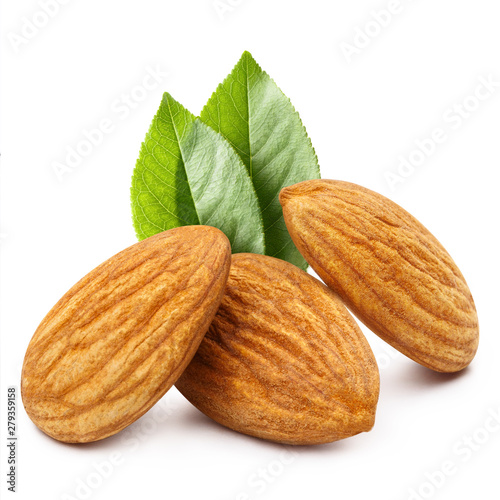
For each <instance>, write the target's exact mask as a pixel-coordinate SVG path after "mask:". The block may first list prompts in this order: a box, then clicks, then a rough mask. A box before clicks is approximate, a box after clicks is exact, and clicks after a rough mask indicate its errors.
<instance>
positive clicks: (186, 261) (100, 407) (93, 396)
mask: <svg viewBox="0 0 500 500" xmlns="http://www.w3.org/2000/svg"><path fill="white" fill-rule="evenodd" d="M230 262H231V250H230V244H229V241H228V239H227V238H226V236H225V235H224V234H223V233H222V232H221V231H219V230H218V229H215V228H212V227H207V226H186V227H179V228H176V229H171V230H169V231H165V232H163V233H160V234H157V235H155V236H152V237H150V238H147V239H145V240H143V241H141V242H139V243H136V244H135V245H132V246H131V247H129V248H127V249H126V250H123V251H122V252H120V253H118V254H117V255H115V256H114V257H111V258H110V259H109V260H107V261H106V262H104V263H103V264H101V265H100V266H98V267H97V268H95V269H94V270H93V271H91V272H90V273H89V274H87V276H85V277H84V278H83V279H82V280H80V281H79V282H78V283H77V284H76V285H75V286H73V288H71V290H69V291H68V292H67V293H66V294H65V295H64V296H63V297H62V298H61V300H60V301H59V302H58V303H57V304H56V305H55V306H54V307H53V309H52V310H51V311H50V312H49V313H48V314H47V316H46V317H45V319H44V320H43V321H42V323H41V324H40V326H39V327H38V329H37V330H36V332H35V334H34V336H33V338H32V339H31V342H30V344H29V346H28V350H27V352H26V356H25V359H24V365H23V371H22V383H21V393H22V399H23V403H24V406H25V408H26V411H27V413H28V415H29V417H30V418H31V420H32V421H33V422H34V423H35V425H36V426H37V427H39V428H40V429H41V430H42V431H43V432H45V433H46V434H48V435H49V436H51V437H53V438H55V439H58V440H59V441H64V442H68V443H86V442H89V441H96V440H99V439H103V438H106V437H108V436H111V435H113V434H115V433H117V432H118V431H120V430H121V429H123V428H124V427H126V426H127V425H129V424H131V423H132V422H134V421H135V420H136V419H138V418H139V417H140V416H141V415H143V414H144V413H145V412H146V411H148V410H149V409H150V408H151V407H152V406H153V405H154V404H155V403H156V402H157V401H158V400H159V399H160V398H161V397H162V396H163V395H164V394H165V393H166V392H167V390H168V389H169V388H170V387H171V386H172V385H173V384H174V382H175V381H176V380H177V378H178V377H179V376H180V374H181V373H182V371H183V370H184V368H185V367H186V366H187V364H188V363H189V362H190V361H191V358H192V357H193V355H194V354H195V352H196V349H197V348H198V346H199V344H200V342H201V340H202V338H203V335H204V334H205V332H206V331H207V329H208V327H209V325H210V323H211V321H212V319H213V317H214V315H215V313H216V311H217V308H218V306H219V303H220V301H221V299H222V296H223V293H224V288H225V284H226V281H227V276H228V273H229V268H230Z"/></svg>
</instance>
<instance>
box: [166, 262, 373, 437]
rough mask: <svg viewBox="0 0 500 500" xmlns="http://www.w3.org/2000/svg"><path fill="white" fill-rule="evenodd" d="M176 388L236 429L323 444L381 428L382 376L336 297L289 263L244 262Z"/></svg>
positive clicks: (231, 278) (235, 264)
mask: <svg viewBox="0 0 500 500" xmlns="http://www.w3.org/2000/svg"><path fill="white" fill-rule="evenodd" d="M176 387H177V388H178V389H179V390H180V391H181V393H182V394H183V395H184V396H185V397H186V398H187V399H188V400H189V401H190V402H191V403H193V404H194V406H196V407H197V408H198V409H199V410H201V411H202V412H203V413H205V414H206V415H207V416H209V417H210V418H212V419H214V420H215V421H217V422H219V423H221V424H222V425H225V426H227V427H229V428H231V429H234V430H236V431H239V432H242V433H245V434H249V435H251V436H257V437H260V438H264V439H268V440H272V441H277V442H280V443H288V444H316V443H327V442H331V441H336V440H338V439H342V438H346V437H348V436H353V435H355V434H358V433H360V432H363V431H369V430H370V429H371V428H372V426H373V423H374V419H375V410H376V405H377V401H378V394H379V375H378V369H377V365H376V363H375V359H374V356H373V353H372V351H371V349H370V346H369V345H368V342H367V341H366V339H365V338H364V336H363V334H362V333H361V331H360V329H359V327H358V326H357V324H356V322H355V321H354V319H353V318H352V316H351V315H350V314H349V312H348V311H347V309H346V308H345V306H344V305H343V304H342V303H341V301H340V300H339V298H338V297H337V295H336V294H334V293H333V292H332V291H331V290H329V289H328V288H327V287H326V286H325V285H323V284H322V283H320V282H319V281H318V280H317V279H316V278H313V277H312V276H310V275H308V274H307V273H305V272H303V271H302V270H300V269H298V268H297V267H295V266H293V265H292V264H289V263H288V262H284V261H282V260H279V259H275V258H272V257H266V256H263V255H255V254H237V255H233V257H232V264H231V271H230V274H229V279H228V282H227V287H226V293H225V295H224V298H223V300H222V303H221V306H220V308H219V311H218V312H217V315H216V316H215V318H214V321H213V323H212V325H211V326H210V328H209V331H208V333H207V334H206V336H205V338H204V339H203V341H202V343H201V345H200V348H199V349H198V352H197V353H196V355H195V357H194V358H193V360H192V361H191V363H190V364H189V366H188V367H187V369H186V371H185V372H184V373H183V375H182V376H181V378H180V379H179V380H178V381H177V384H176Z"/></svg>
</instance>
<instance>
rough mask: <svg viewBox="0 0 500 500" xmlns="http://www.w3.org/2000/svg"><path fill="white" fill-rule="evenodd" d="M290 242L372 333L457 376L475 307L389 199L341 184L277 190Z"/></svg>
mask: <svg viewBox="0 0 500 500" xmlns="http://www.w3.org/2000/svg"><path fill="white" fill-rule="evenodd" d="M280 202H281V205H282V206H283V214H284V217H285V222H286V225H287V228H288V230H289V232H290V235H291V237H292V240H293V242H294V243H295V245H296V246H297V248H298V249H299V251H300V252H301V253H302V255H303V256H304V258H305V259H306V260H307V262H309V264H310V265H311V266H312V267H313V269H314V270H315V271H316V272H317V273H318V275H319V276H320V277H321V279H322V280H323V281H324V282H325V283H326V284H327V285H328V286H329V287H330V288H332V289H333V290H334V291H336V292H337V293H338V294H339V295H340V297H341V298H342V299H343V301H344V302H345V304H346V305H347V307H349V309H350V310H351V311H352V312H353V313H354V314H355V315H356V316H357V317H358V318H359V319H360V320H361V321H362V322H363V323H365V325H367V326H368V327H369V328H370V329H371V330H372V331H373V332H375V333H376V334H377V335H379V336H380V337H381V338H382V339H384V340H385V341H387V342H388V343H389V344H391V345H392V346H393V347H395V348H396V349H398V350H399V351H401V352H402V353H403V354H405V355H406V356H408V357H409V358H411V359H413V360H415V361H416V362H418V363H420V364H421V365H423V366H426V367H428V368H431V369H432V370H435V371H438V372H456V371H459V370H462V369H463V368H465V367H466V366H467V365H468V364H469V363H470V362H471V361H472V359H473V358H474V355H475V353H476V350H477V347H478V342H479V326H478V319H477V313H476V308H475V305H474V301H473V299H472V295H471V293H470V290H469V287H468V286H467V283H466V282H465V279H464V277H463V276H462V273H461V272H460V270H459V269H458V267H457V265H456V264H455V263H454V262H453V260H452V258H451V257H450V255H449V254H448V252H447V251H446V250H445V249H444V248H443V246H442V245H441V244H440V243H439V241H438V240H437V239H436V238H435V237H434V236H433V235H432V234H431V233H430V232H429V231H428V230H427V229H426V228H425V227H424V226H423V225H422V224H421V223H420V222H418V221H417V220H416V219H415V218H414V217H413V216H412V215H410V214H409V213H408V212H406V211H405V210H403V209H402V208H401V207H400V206H399V205H397V204H396V203H394V202H392V201H391V200H389V199H388V198H385V197H384V196H382V195H380V194H378V193H375V192H373V191H370V190H369V189H366V188H363V187H361V186H357V185H356V184H351V183H348V182H341V181H333V180H316V181H306V182H300V183H298V184H295V185H293V186H290V187H287V188H285V189H283V190H282V191H281V193H280Z"/></svg>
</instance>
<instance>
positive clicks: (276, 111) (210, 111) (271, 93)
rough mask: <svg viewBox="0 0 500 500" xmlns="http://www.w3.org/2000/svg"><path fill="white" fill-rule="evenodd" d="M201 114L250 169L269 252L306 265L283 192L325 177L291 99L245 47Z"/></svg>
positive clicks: (303, 266)
mask: <svg viewBox="0 0 500 500" xmlns="http://www.w3.org/2000/svg"><path fill="white" fill-rule="evenodd" d="M200 118H201V120H202V121H203V122H205V123H206V124H207V125H209V126H210V127H212V128H213V129H214V130H215V131H216V132H219V133H220V134H222V135H223V136H224V137H225V138H226V139H227V141H228V142H229V143H230V144H231V145H232V146H233V148H234V149H235V151H236V152H237V153H238V155H239V156H240V157H241V159H242V160H243V163H244V164H245V166H246V168H247V171H248V174H249V175H250V177H251V179H252V183H253V185H254V187H255V192H256V193H257V198H258V201H259V206H260V210H261V215H262V220H263V223H264V232H265V245H266V254H267V255H271V256H274V257H278V258H281V259H283V260H287V261H289V262H291V263H293V264H295V265H297V266H299V267H301V268H302V269H306V268H307V263H306V261H305V260H304V258H303V257H302V255H301V254H300V253H299V251H298V250H297V248H296V247H295V245H294V244H293V242H292V240H291V238H290V235H289V234H288V231H287V228H286V225H285V222H284V219H283V212H282V209H281V205H280V203H279V199H278V195H279V192H280V190H281V189H282V188H283V187H285V186H290V185H292V184H295V183H297V182H300V181H303V180H308V179H317V178H319V177H320V172H319V166H318V160H317V158H316V154H315V152H314V148H313V147H312V144H311V141H310V139H309V137H308V136H307V132H306V130H305V128H304V126H303V125H302V122H301V120H300V117H299V115H298V113H297V112H296V111H295V109H294V107H293V106H292V104H291V103H290V100H289V99H288V98H287V97H286V96H285V95H284V94H283V93H282V92H281V90H280V89H279V88H278V86H277V85H276V84H275V83H274V81H273V80H272V79H271V78H270V77H269V75H268V74H267V73H266V72H264V71H262V69H261V68H260V66H259V65H258V64H257V62H256V61H255V60H254V59H253V57H252V56H251V55H250V54H249V53H248V52H244V53H243V56H242V57H241V59H240V61H239V62H238V64H236V66H235V68H234V69H233V71H232V72H231V73H230V74H229V76H228V77H227V78H226V80H225V81H224V82H223V83H222V84H220V85H219V87H218V88H217V90H216V91H215V92H214V94H213V95H212V97H211V98H210V100H209V101H208V103H207V104H206V106H205V107H204V109H203V111H202V112H201V115H200Z"/></svg>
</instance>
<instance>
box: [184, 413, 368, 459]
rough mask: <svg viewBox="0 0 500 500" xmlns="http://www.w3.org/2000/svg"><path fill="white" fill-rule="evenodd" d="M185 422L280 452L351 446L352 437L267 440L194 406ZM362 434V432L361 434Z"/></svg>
mask: <svg viewBox="0 0 500 500" xmlns="http://www.w3.org/2000/svg"><path fill="white" fill-rule="evenodd" d="M183 423H185V424H186V426H188V427H189V426H196V427H198V428H199V427H203V428H205V429H207V430H208V431H212V432H217V433H224V434H226V433H227V435H228V436H231V437H232V438H234V439H236V440H238V441H241V442H242V443H248V444H251V445H254V446H255V445H256V446H258V447H260V448H266V449H270V450H276V452H279V451H281V450H283V447H287V448H288V449H290V450H293V451H296V452H297V453H300V454H305V455H308V454H313V455H315V456H317V455H319V454H332V453H337V452H340V451H342V450H344V449H347V448H349V446H350V443H349V441H350V440H351V439H352V438H351V439H348V440H346V439H344V440H341V441H335V442H333V443H325V444H312V445H289V444H284V443H275V442H273V441H267V440H265V439H261V438H258V437H255V436H249V435H247V434H242V433H241V432H238V431H234V430H232V429H229V428H228V427H225V426H223V425H222V424H219V423H218V422H216V421H215V420H212V419H211V418H209V417H207V416H206V415H205V414H203V413H202V412H201V411H199V410H198V409H196V408H195V407H194V406H191V407H190V408H189V409H186V410H185V412H184V415H183ZM362 434H363V433H362ZM360 435H361V434H360Z"/></svg>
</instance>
